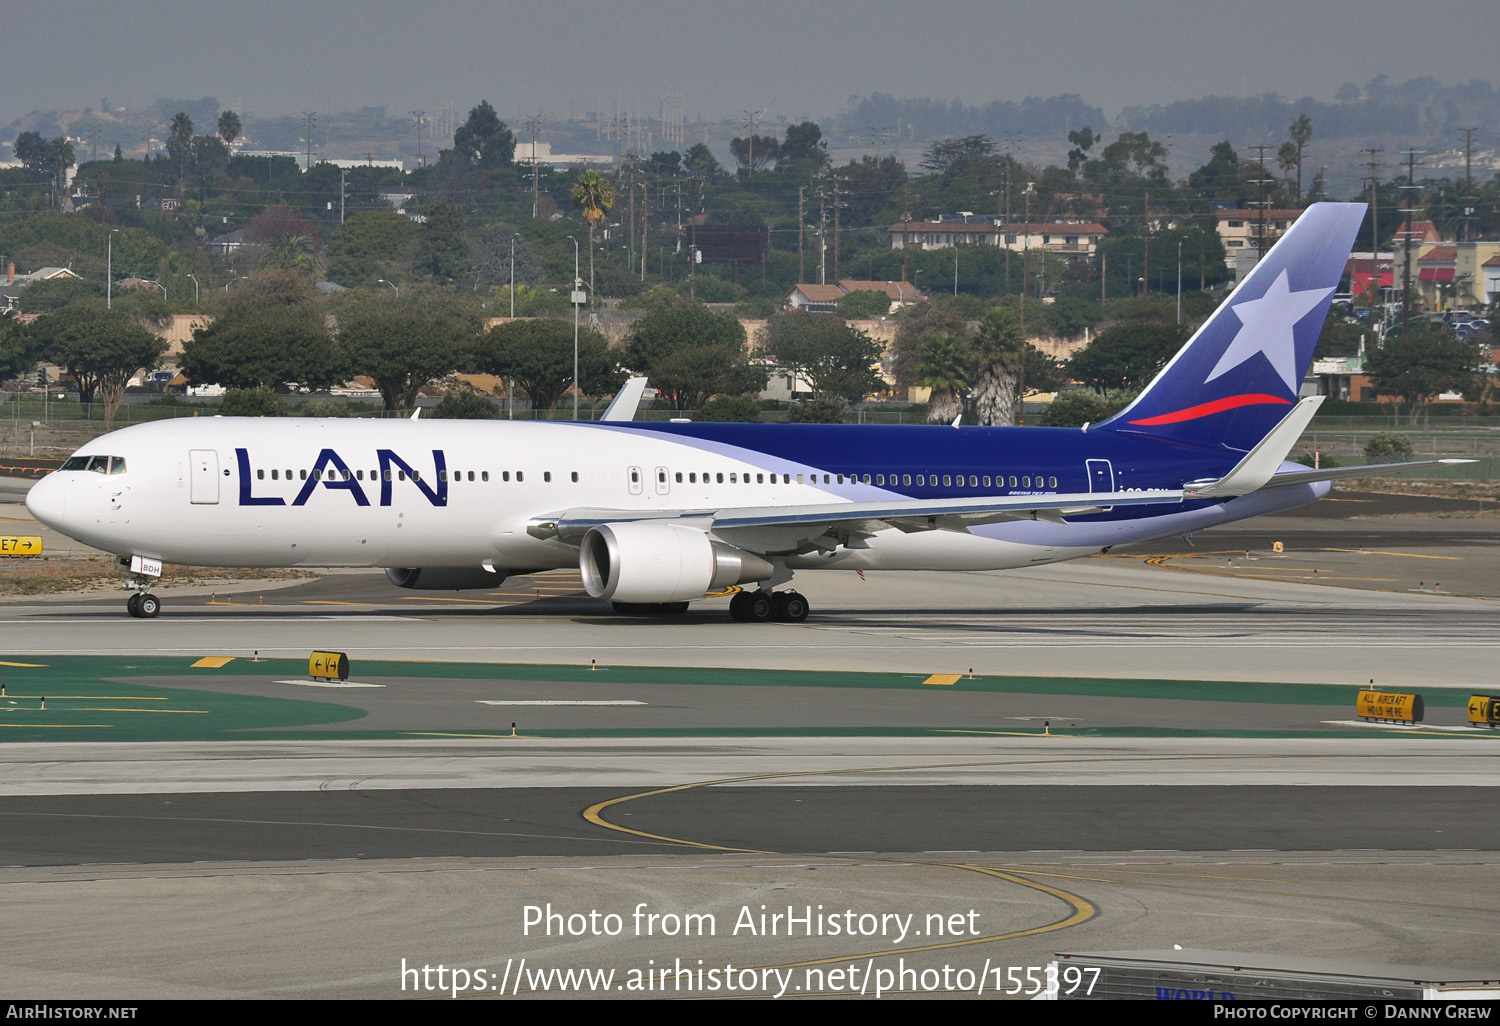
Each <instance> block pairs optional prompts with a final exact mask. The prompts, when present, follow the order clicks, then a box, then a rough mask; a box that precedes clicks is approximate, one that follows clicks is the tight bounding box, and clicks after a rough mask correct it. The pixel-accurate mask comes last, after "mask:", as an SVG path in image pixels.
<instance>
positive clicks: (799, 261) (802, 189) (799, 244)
mask: <svg viewBox="0 0 1500 1026" xmlns="http://www.w3.org/2000/svg"><path fill="white" fill-rule="evenodd" d="M806 192H807V186H805V185H799V186H797V281H798V282H801V281H804V280H805V279H804V278H803V276H802V275H803V267H802V234H803V233H802V199H803V194H804V193H806Z"/></svg>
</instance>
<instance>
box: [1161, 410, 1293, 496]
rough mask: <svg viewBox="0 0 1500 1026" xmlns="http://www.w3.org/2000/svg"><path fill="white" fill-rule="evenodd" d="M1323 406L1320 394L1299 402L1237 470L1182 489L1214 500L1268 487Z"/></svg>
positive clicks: (1251, 451) (1249, 453)
mask: <svg viewBox="0 0 1500 1026" xmlns="http://www.w3.org/2000/svg"><path fill="white" fill-rule="evenodd" d="M1322 405H1323V397H1322V396H1320V395H1310V396H1308V397H1307V398H1306V399H1303V400H1301V401H1299V402H1298V403H1297V405H1296V406H1293V407H1292V410H1291V412H1290V413H1288V414H1287V415H1286V416H1285V417H1283V418H1281V423H1279V424H1277V425H1276V426H1275V427H1274V428H1272V429H1271V433H1270V434H1268V435H1266V437H1264V438H1262V439H1261V440H1260V442H1259V443H1257V444H1256V446H1255V448H1254V449H1251V450H1250V451H1249V452H1248V453H1247V454H1246V455H1245V458H1244V459H1242V460H1240V461H1239V463H1237V464H1235V467H1234V469H1233V470H1231V471H1230V472H1229V473H1227V474H1225V475H1224V476H1223V477H1221V478H1219V479H1218V480H1217V481H1195V482H1189V483H1188V484H1185V485H1183V489H1182V490H1183V491H1184V492H1186V493H1187V496H1188V498H1190V499H1213V498H1218V497H1220V496H1226V495H1248V494H1250V493H1251V492H1253V491H1255V490H1257V489H1259V488H1264V487H1265V486H1266V484H1267V483H1269V482H1270V480H1271V478H1273V477H1275V476H1276V471H1277V469H1278V468H1279V467H1280V466H1281V464H1282V462H1283V461H1284V460H1285V459H1286V457H1287V453H1289V452H1291V451H1292V446H1294V445H1296V444H1297V439H1299V438H1301V437H1302V432H1303V431H1305V430H1307V425H1308V423H1309V422H1310V421H1311V420H1312V419H1313V414H1315V413H1317V412H1318V407H1319V406H1322Z"/></svg>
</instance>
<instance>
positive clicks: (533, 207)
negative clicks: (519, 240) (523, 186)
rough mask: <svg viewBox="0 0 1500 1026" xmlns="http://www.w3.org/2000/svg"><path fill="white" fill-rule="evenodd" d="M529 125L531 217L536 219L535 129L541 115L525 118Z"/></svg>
mask: <svg viewBox="0 0 1500 1026" xmlns="http://www.w3.org/2000/svg"><path fill="white" fill-rule="evenodd" d="M526 123H527V124H528V125H530V126H531V219H532V220H533V221H535V220H536V212H537V170H536V130H537V127H538V126H539V125H540V124H541V123H542V116H541V115H540V114H535V115H533V116H531V117H529V118H527V119H526Z"/></svg>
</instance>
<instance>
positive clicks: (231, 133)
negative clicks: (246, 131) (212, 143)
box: [219, 110, 241, 146]
mask: <svg viewBox="0 0 1500 1026" xmlns="http://www.w3.org/2000/svg"><path fill="white" fill-rule="evenodd" d="M240 128H241V125H240V116H239V115H238V114H236V113H235V112H234V111H232V110H226V111H222V112H220V114H219V138H220V139H223V140H224V145H225V146H229V145H230V144H232V143H233V142H234V141H235V140H236V139H238V138H239V136H240Z"/></svg>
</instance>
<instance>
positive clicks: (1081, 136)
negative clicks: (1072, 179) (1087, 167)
mask: <svg viewBox="0 0 1500 1026" xmlns="http://www.w3.org/2000/svg"><path fill="white" fill-rule="evenodd" d="M1098 141H1099V137H1098V136H1097V135H1095V134H1094V130H1093V129H1092V128H1089V127H1087V126H1085V127H1083V128H1079V129H1075V130H1074V131H1071V132H1069V133H1068V142H1070V143H1072V144H1073V148H1072V149H1071V150H1069V151H1068V170H1069V171H1070V172H1072V173H1073V174H1074V175H1077V174H1078V171H1079V169H1080V168H1081V167H1083V165H1084V164H1085V163H1087V162H1088V159H1089V150H1091V149H1093V148H1094V143H1096V142H1098Z"/></svg>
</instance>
